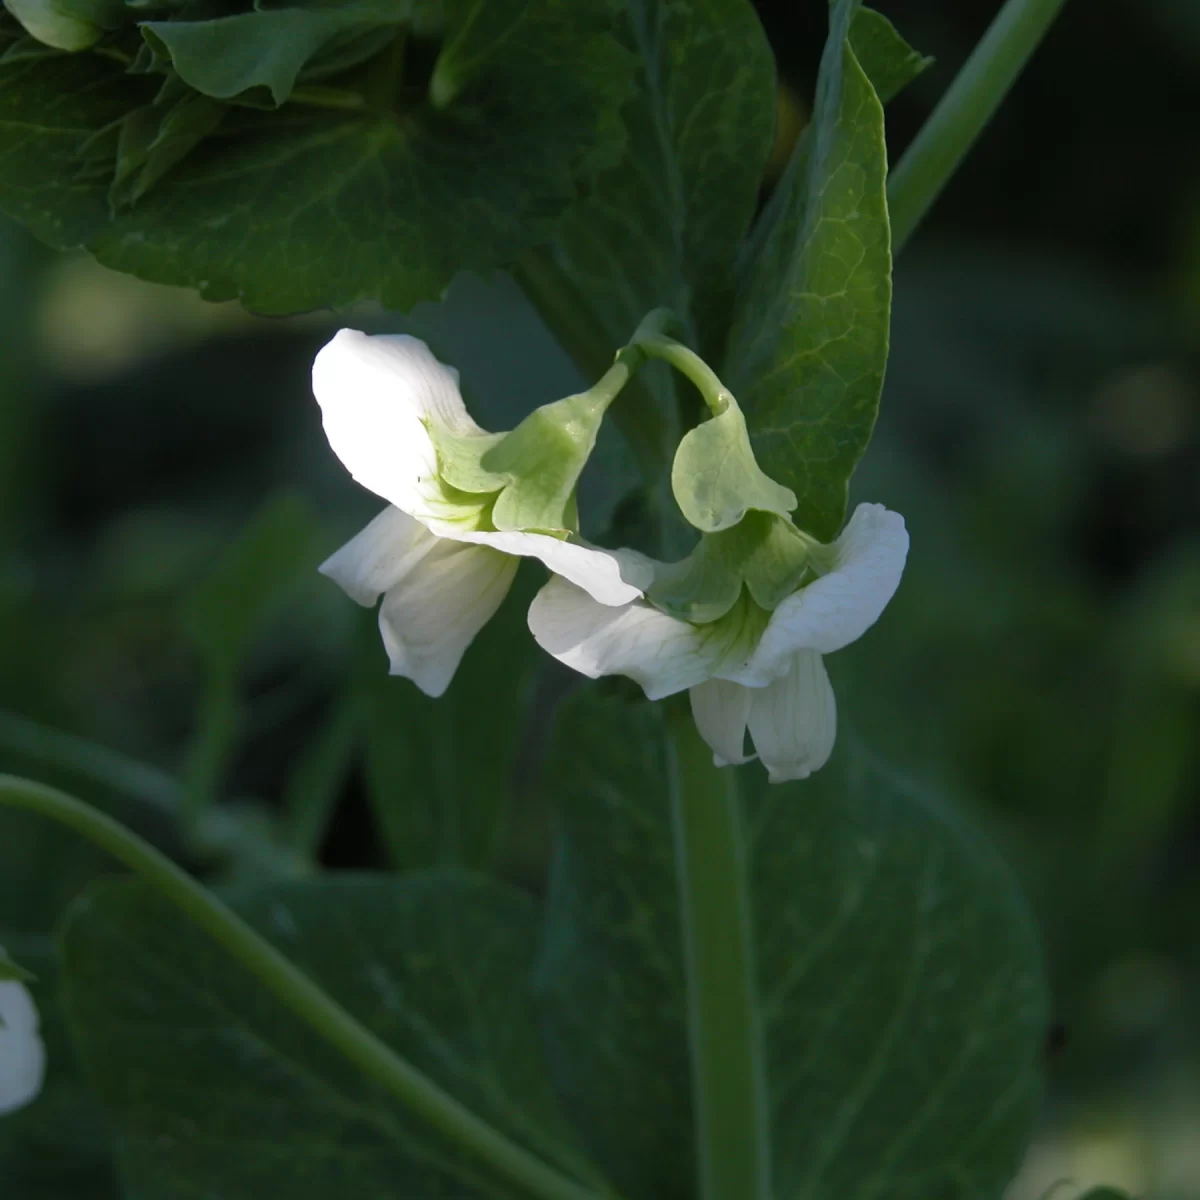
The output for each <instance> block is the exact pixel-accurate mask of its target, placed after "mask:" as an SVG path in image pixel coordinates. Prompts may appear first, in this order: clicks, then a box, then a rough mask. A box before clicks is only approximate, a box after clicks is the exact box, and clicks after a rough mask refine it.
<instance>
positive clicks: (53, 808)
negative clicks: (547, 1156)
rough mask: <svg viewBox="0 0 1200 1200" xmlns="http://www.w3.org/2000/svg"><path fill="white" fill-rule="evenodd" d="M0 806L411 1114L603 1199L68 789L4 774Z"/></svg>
mask: <svg viewBox="0 0 1200 1200" xmlns="http://www.w3.org/2000/svg"><path fill="white" fill-rule="evenodd" d="M0 806H7V807H10V808H22V809H26V810H28V811H30V812H35V813H39V814H40V815H42V816H45V817H49V818H50V819H51V820H53V821H57V822H59V823H60V824H62V825H65V826H67V827H68V828H70V829H73V830H75V831H76V832H77V833H79V834H82V835H83V836H84V837H85V838H87V839H88V840H89V841H91V842H93V843H95V844H96V845H97V846H99V847H101V848H102V849H104V850H106V851H108V853H110V854H111V855H112V856H113V857H114V858H117V859H119V860H120V861H121V862H123V863H124V864H125V865H126V866H127V867H130V868H131V869H132V870H134V871H136V872H137V873H138V874H139V875H140V876H141V877H142V878H143V879H145V880H146V881H147V882H148V883H151V884H153V885H154V886H155V887H156V888H157V889H158V890H159V891H160V892H162V894H163V895H164V896H166V897H167V899H169V900H170V901H171V902H172V903H173V904H175V905H176V906H177V907H178V908H180V909H181V910H182V911H183V912H184V913H185V914H186V915H187V916H188V917H189V918H190V919H191V920H192V921H194V922H195V923H196V924H197V925H198V926H199V927H200V928H201V929H203V930H204V931H205V932H206V933H208V934H209V935H210V936H211V937H212V938H214V939H215V940H216V941H217V942H218V943H219V944H220V945H221V946H222V947H223V948H224V949H225V950H226V951H227V952H228V953H229V954H230V955H231V957H233V958H234V959H236V960H237V961H238V962H239V963H241V965H242V966H243V967H245V968H246V970H247V971H249V972H250V973H251V974H252V975H253V976H255V978H257V979H258V981H259V982H260V983H261V984H262V985H263V986H264V987H265V988H267V990H268V991H270V992H272V993H273V994H274V995H275V997H276V998H277V999H278V1000H279V1001H280V1002H282V1003H283V1004H284V1005H286V1006H287V1007H288V1008H289V1009H291V1011H292V1012H293V1013H295V1014H296V1015H297V1016H298V1017H300V1018H301V1020H303V1021H306V1022H307V1023H308V1024H309V1025H310V1026H311V1027H312V1029H313V1030H315V1031H316V1032H317V1033H318V1034H319V1035H320V1036H321V1037H323V1038H325V1040H326V1041H328V1042H329V1043H330V1044H331V1045H333V1046H334V1047H336V1048H337V1049H338V1050H339V1051H340V1052H341V1053H342V1054H344V1055H345V1056H346V1058H347V1059H349V1060H350V1061H351V1062H353V1063H354V1064H355V1065H356V1066H357V1067H358V1068H359V1069H360V1070H362V1071H363V1073H364V1074H366V1075H368V1076H370V1077H371V1078H372V1079H374V1080H375V1081H376V1082H377V1083H379V1084H381V1085H382V1086H383V1087H384V1088H386V1089H387V1090H388V1091H389V1092H391V1094H392V1095H393V1096H395V1097H396V1098H397V1099H398V1100H399V1101H400V1102H401V1103H402V1104H403V1105H404V1106H405V1107H406V1108H407V1109H408V1110H409V1111H410V1112H411V1113H413V1114H414V1115H415V1116H416V1117H418V1118H419V1119H421V1120H423V1121H425V1122H426V1123H427V1124H429V1125H430V1126H432V1127H433V1128H435V1129H437V1130H438V1131H439V1132H440V1133H442V1134H444V1135H445V1136H446V1137H447V1138H449V1139H450V1140H451V1141H452V1142H454V1143H455V1144H456V1145H458V1146H461V1147H462V1148H463V1150H465V1151H466V1152H467V1153H468V1154H472V1155H474V1156H475V1157H476V1158H477V1159H478V1160H479V1161H481V1162H483V1163H486V1164H487V1165H488V1166H490V1167H491V1168H492V1169H493V1170H494V1171H496V1173H497V1174H499V1175H502V1176H503V1177H504V1178H506V1179H508V1180H509V1181H510V1182H512V1183H514V1184H516V1185H517V1186H518V1187H519V1188H520V1189H521V1190H522V1191H524V1192H525V1193H526V1194H527V1195H529V1196H533V1197H537V1198H538V1200H596V1196H597V1193H596V1192H594V1191H592V1190H591V1189H589V1188H586V1187H584V1186H582V1185H580V1184H578V1183H576V1182H575V1181H574V1180H572V1179H569V1178H568V1177H567V1176H565V1175H562V1174H560V1173H559V1172H558V1171H556V1170H554V1169H553V1168H551V1167H549V1166H547V1164H546V1163H544V1162H542V1161H541V1159H539V1158H537V1157H535V1156H534V1155H532V1154H530V1153H529V1152H528V1151H527V1150H525V1149H523V1148H522V1147H521V1146H518V1145H517V1144H516V1143H515V1142H513V1141H510V1140H509V1139H508V1138H507V1137H505V1136H504V1134H502V1133H500V1132H499V1131H498V1130H496V1129H494V1128H493V1127H492V1126H491V1125H489V1124H488V1123H487V1122H486V1121H484V1120H482V1119H481V1118H479V1117H477V1116H476V1115H475V1114H474V1113H473V1112H471V1111H470V1109H468V1108H465V1107H464V1106H463V1105H462V1104H460V1103H459V1102H458V1101H457V1100H456V1099H455V1098H454V1097H453V1096H451V1095H450V1094H449V1093H448V1092H445V1091H443V1090H442V1089H441V1088H440V1087H438V1085H437V1084H436V1083H434V1082H433V1081H432V1080H431V1079H429V1078H427V1077H426V1076H425V1075H423V1074H421V1072H420V1071H418V1070H416V1068H415V1067H413V1066H411V1065H410V1064H409V1063H407V1062H406V1061H405V1060H404V1059H403V1058H401V1057H400V1056H399V1055H398V1054H396V1053H395V1051H393V1050H392V1049H391V1048H390V1047H389V1046H388V1045H387V1044H386V1043H384V1042H382V1041H381V1040H380V1039H379V1038H377V1037H376V1036H375V1035H374V1034H373V1033H372V1032H371V1031H370V1030H369V1029H367V1028H366V1026H365V1025H362V1024H361V1023H360V1022H359V1021H357V1020H356V1019H355V1018H354V1017H353V1016H351V1015H350V1013H348V1012H347V1011H346V1010H345V1009H344V1008H342V1006H341V1005H340V1004H338V1003H337V1001H336V1000H334V999H333V998H332V997H331V996H329V995H328V994H327V993H326V992H323V991H322V990H321V989H320V988H319V987H317V985H316V984H315V983H313V981H312V980H311V979H309V978H308V976H307V975H305V974H304V973H303V972H302V971H300V970H299V969H298V968H296V967H295V966H293V965H292V963H291V962H289V961H288V960H287V959H286V958H285V957H284V956H283V955H282V954H280V953H279V951H278V950H276V949H275V947H274V946H272V945H271V943H270V942H268V941H267V940H266V939H265V938H263V937H262V936H260V935H259V934H257V933H256V932H255V931H254V930H253V929H251V928H250V926H249V925H247V924H246V923H245V922H244V921H243V920H242V919H241V918H240V917H238V916H237V915H236V914H235V913H233V912H232V911H230V909H228V908H226V907H225V905H224V904H222V903H221V901H220V900H218V899H217V898H216V896H214V895H213V894H212V893H211V892H210V891H208V889H207V888H205V887H203V886H201V885H200V884H199V883H197V882H196V881H195V880H194V879H192V878H191V877H190V876H189V875H187V874H185V873H184V872H183V871H181V870H180V869H179V868H178V867H177V866H176V865H175V864H174V863H173V862H171V860H170V859H168V858H167V857H165V856H164V855H163V854H160V853H159V852H158V851H157V850H155V849H154V847H153V846H151V845H149V844H148V843H147V842H144V841H143V840H142V839H141V838H139V837H138V836H137V835H136V834H134V833H131V832H130V831H129V830H128V829H126V828H125V827H124V826H123V825H121V824H120V823H119V822H117V821H114V820H113V819H112V818H111V817H108V816H106V815H105V814H104V813H101V812H98V811H97V810H96V809H94V808H92V807H90V806H89V805H87V804H84V803H82V802H81V801H79V800H76V799H74V798H73V797H71V796H68V795H66V794H65V793H63V792H60V791H57V790H56V789H54V788H49V787H46V786H44V785H43V784H39V783H33V782H31V781H30V780H26V779H17V778H15V777H13V776H11V775H0Z"/></svg>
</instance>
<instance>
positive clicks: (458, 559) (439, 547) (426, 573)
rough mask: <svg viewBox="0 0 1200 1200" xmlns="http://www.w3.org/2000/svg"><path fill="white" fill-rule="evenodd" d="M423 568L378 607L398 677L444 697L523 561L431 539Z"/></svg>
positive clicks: (393, 670) (400, 583) (485, 549)
mask: <svg viewBox="0 0 1200 1200" xmlns="http://www.w3.org/2000/svg"><path fill="white" fill-rule="evenodd" d="M426 536H427V537H428V538H429V541H430V542H432V545H431V546H430V547H429V549H428V552H427V553H426V554H425V555H424V556H423V557H422V558H421V560H420V566H419V568H418V569H416V570H412V571H409V572H408V573H407V574H405V575H403V576H402V577H401V578H399V579H398V580H397V581H396V582H395V583H394V584H393V585H392V586H391V587H390V588H389V589H388V590H387V592H386V593H385V594H384V597H383V603H382V604H381V605H380V607H379V631H380V633H381V634H382V635H383V644H384V647H385V648H386V650H387V653H388V659H389V661H390V663H391V673H392V674H393V675H403V676H404V677H405V678H407V679H411V680H412V681H413V683H415V684H416V685H417V687H419V688H420V689H421V691H423V692H424V693H425V694H426V695H427V696H440V695H442V693H443V692H445V690H446V689H447V688H448V687H449V686H450V680H451V679H453V678H454V672H455V671H456V670H457V669H458V664H459V663H460V662H461V661H462V656H463V654H464V653H465V652H466V649H467V647H468V646H469V645H470V644H471V642H472V641H473V640H474V638H475V635H476V634H477V633H478V632H479V631H480V630H481V629H482V628H483V627H484V625H486V624H487V622H488V621H489V620H490V619H491V617H492V615H493V614H494V613H495V611H496V609H498V608H499V607H500V604H501V602H502V601H503V600H504V597H505V596H506V595H507V594H508V589H509V586H510V585H511V584H512V581H513V576H514V575H515V574H516V573H517V563H518V560H517V559H515V558H512V557H511V556H510V555H507V554H501V553H500V552H499V551H498V550H493V549H491V548H490V547H487V546H472V545H468V544H466V543H463V542H452V541H447V540H444V539H440V538H434V537H433V536H432V535H431V534H426Z"/></svg>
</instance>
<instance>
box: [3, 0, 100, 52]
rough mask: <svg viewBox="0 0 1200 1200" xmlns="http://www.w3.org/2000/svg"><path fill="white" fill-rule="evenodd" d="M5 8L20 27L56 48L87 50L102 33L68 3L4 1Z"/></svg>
mask: <svg viewBox="0 0 1200 1200" xmlns="http://www.w3.org/2000/svg"><path fill="white" fill-rule="evenodd" d="M4 7H5V8H7V9H8V11H9V12H10V13H12V15H13V16H14V17H16V19H17V20H18V21H19V22H20V24H21V28H22V29H24V30H25V31H26V32H27V33H29V34H30V35H31V36H32V37H34V38H36V39H37V40H38V41H39V42H41V43H42V44H43V45H45V46H51V47H53V48H54V49H56V50H67V51H76V50H86V49H87V48H88V46H91V45H92V44H93V43H94V42H96V41H98V40H99V39H100V38H101V37H102V36H103V34H104V30H103V29H100V28H98V27H97V26H96V25H94V24H93V23H92V22H91V21H88V20H87V19H85V18H83V17H80V16H77V15H76V14H74V13H73V12H72V11H71V6H70V5H66V4H56V3H54V0H5V3H4Z"/></svg>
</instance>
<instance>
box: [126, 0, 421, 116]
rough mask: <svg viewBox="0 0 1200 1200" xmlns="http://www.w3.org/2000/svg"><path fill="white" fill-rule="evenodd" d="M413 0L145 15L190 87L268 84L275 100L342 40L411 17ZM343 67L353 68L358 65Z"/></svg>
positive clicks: (222, 93) (155, 44)
mask: <svg viewBox="0 0 1200 1200" xmlns="http://www.w3.org/2000/svg"><path fill="white" fill-rule="evenodd" d="M412 8H413V5H412V3H411V0H408V2H405V0H348V2H345V3H341V4H338V5H336V6H330V7H298V8H269V9H263V10H255V11H253V12H246V13H236V14H234V15H232V16H221V17H217V18H215V19H213V20H208V21H147V22H146V23H145V24H143V25H142V27H141V29H142V36H143V37H145V39H146V41H147V42H148V43H149V45H150V46H151V47H152V48H153V49H154V50H155V51H156V52H157V53H158V54H159V55H160V56H161V57H163V58H165V59H168V60H169V61H170V63H171V65H172V66H173V67H174V68H175V70H176V71H177V72H178V74H179V77H180V78H181V79H182V80H183V81H184V82H185V83H187V84H188V85H189V86H190V87H193V88H195V89H196V90H197V91H198V92H202V93H203V94H204V95H206V96H212V97H215V98H216V99H218V100H229V99H232V98H233V97H235V96H240V95H241V94H242V93H243V92H248V91H250V90H251V89H252V88H259V87H261V88H266V89H267V90H268V91H269V92H270V93H271V99H272V100H273V102H274V103H275V105H276V106H278V105H281V104H283V103H284V102H285V101H286V100H287V99H288V97H289V96H290V95H291V94H292V89H293V87H294V86H295V83H296V79H297V78H298V76H299V75H300V72H301V71H302V70H303V69H304V67H305V65H306V64H307V63H308V62H309V61H310V60H311V59H313V58H314V57H315V56H316V55H317V54H318V53H319V52H320V51H322V50H324V49H325V48H326V47H328V46H329V44H330V43H331V42H333V41H334V40H335V39H337V38H344V37H346V36H348V35H357V39H356V40H357V44H359V45H365V46H371V43H370V42H365V43H364V42H362V41H361V37H362V35H363V34H368V33H372V32H374V31H376V30H378V29H381V28H387V27H389V26H391V27H393V28H396V29H399V28H400V27H401V26H402V25H403V24H406V23H408V21H409V20H410V18H411V16H412ZM339 65H343V66H350V65H353V64H352V63H342V64H339Z"/></svg>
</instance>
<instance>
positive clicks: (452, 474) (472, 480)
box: [428, 425, 508, 496]
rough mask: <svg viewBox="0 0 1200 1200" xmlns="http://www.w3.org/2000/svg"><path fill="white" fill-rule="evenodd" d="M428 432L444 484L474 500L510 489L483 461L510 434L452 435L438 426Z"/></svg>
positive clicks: (431, 427) (505, 480)
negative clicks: (504, 488) (468, 494)
mask: <svg viewBox="0 0 1200 1200" xmlns="http://www.w3.org/2000/svg"><path fill="white" fill-rule="evenodd" d="M428 429H429V436H430V438H432V439H433V445H434V448H435V449H436V450H437V457H438V474H439V475H440V476H441V479H442V482H443V483H447V484H449V485H450V487H452V488H455V489H456V490H457V491H460V492H468V493H470V494H472V495H473V496H490V495H491V494H492V493H493V492H498V491H500V490H501V488H503V487H505V486H506V485H507V483H508V480H507V479H505V477H504V476H503V475H497V474H496V472H495V471H489V470H488V469H487V468H486V467H484V466H483V464H482V459H483V456H484V455H485V454H486V453H487V452H488V451H489V450H491V449H492V448H493V447H494V446H497V445H499V444H500V443H501V442H502V441H504V439H505V438H506V437H508V434H506V433H450V432H448V431H447V430H445V429H440V428H438V427H437V426H436V425H429V426H428Z"/></svg>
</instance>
